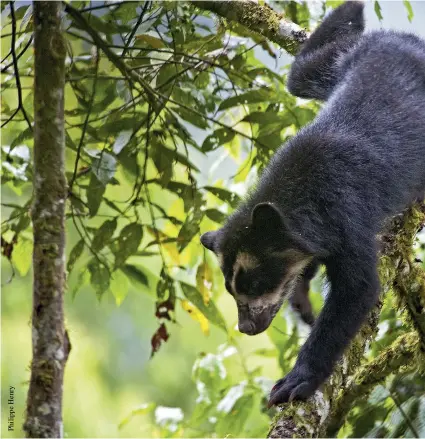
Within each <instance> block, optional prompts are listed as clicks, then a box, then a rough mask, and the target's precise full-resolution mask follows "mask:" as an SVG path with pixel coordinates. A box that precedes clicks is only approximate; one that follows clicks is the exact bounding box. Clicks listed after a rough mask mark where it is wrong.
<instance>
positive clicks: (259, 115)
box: [241, 111, 283, 124]
mask: <svg viewBox="0 0 425 439" xmlns="http://www.w3.org/2000/svg"><path fill="white" fill-rule="evenodd" d="M282 119H283V117H282V115H281V114H277V113H274V112H272V111H254V112H252V113H250V114H248V115H246V116H245V117H244V118H243V119H242V120H241V122H250V123H260V124H268V123H274V122H276V123H279V122H282Z"/></svg>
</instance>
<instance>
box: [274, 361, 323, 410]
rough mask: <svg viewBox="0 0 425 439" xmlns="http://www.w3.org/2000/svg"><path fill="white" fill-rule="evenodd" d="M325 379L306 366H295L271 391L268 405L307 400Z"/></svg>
mask: <svg viewBox="0 0 425 439" xmlns="http://www.w3.org/2000/svg"><path fill="white" fill-rule="evenodd" d="M323 381H324V379H323V377H321V376H320V375H319V374H318V373H316V372H315V371H313V370H312V369H310V368H308V367H305V366H298V367H297V366H295V367H294V368H293V369H292V370H291V372H289V373H288V375H286V377H285V378H282V379H280V380H279V381H278V382H277V383H276V384H275V386H274V387H273V389H272V391H271V393H270V399H269V403H268V407H271V406H273V405H277V404H282V403H284V402H288V401H289V402H290V401H293V400H306V399H307V398H308V397H310V396H311V395H313V393H314V392H315V391H316V390H317V389H318V388H319V386H320V384H322V382H323Z"/></svg>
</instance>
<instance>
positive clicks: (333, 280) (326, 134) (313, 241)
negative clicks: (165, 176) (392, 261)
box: [201, 2, 425, 405]
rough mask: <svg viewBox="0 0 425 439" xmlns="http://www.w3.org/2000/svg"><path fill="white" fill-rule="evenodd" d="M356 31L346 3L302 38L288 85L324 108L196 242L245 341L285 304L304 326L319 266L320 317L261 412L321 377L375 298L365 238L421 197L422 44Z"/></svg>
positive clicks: (373, 250) (371, 238) (356, 7)
mask: <svg viewBox="0 0 425 439" xmlns="http://www.w3.org/2000/svg"><path fill="white" fill-rule="evenodd" d="M363 31H364V19H363V4H362V3H360V2H347V3H344V4H343V5H342V6H340V7H339V8H337V9H335V10H334V11H333V12H332V13H331V14H330V15H329V16H328V17H327V18H326V19H325V20H324V21H323V23H322V24H321V25H320V26H319V27H318V29H317V30H316V31H315V32H314V33H313V34H312V35H311V37H310V38H309V40H307V41H306V43H305V44H304V45H303V47H302V48H301V50H300V52H299V54H298V55H297V56H296V58H295V61H294V63H293V65H292V69H291V72H290V74H289V77H288V88H289V90H290V92H291V93H293V94H295V95H297V96H300V97H304V98H316V99H322V100H326V103H325V104H324V107H323V109H322V110H321V112H320V113H319V115H318V116H317V117H316V119H315V120H314V121H313V122H312V123H311V124H310V125H308V126H306V127H305V128H303V129H302V130H301V131H300V132H299V133H298V134H297V135H296V136H295V137H294V138H293V139H291V140H290V141H289V142H288V143H287V144H285V145H284V146H283V147H282V148H281V149H279V150H278V151H277V152H276V154H275V155H274V157H273V158H272V160H271V162H270V164H269V165H268V167H267V168H266V170H265V171H264V173H263V175H262V176H261V178H260V180H259V182H258V184H257V186H256V188H255V189H253V190H252V191H251V193H250V195H249V196H248V197H247V199H246V200H245V201H244V202H243V204H242V205H241V206H240V207H239V208H238V209H237V210H236V212H234V213H233V214H232V215H231V216H230V217H229V219H228V221H227V222H226V224H225V225H224V226H223V227H222V228H221V229H220V230H217V231H214V232H207V233H205V234H204V235H202V237H201V242H202V244H203V245H204V246H205V247H206V248H208V249H210V250H212V251H213V252H215V253H216V254H217V257H218V258H219V261H220V265H221V268H222V271H223V275H224V278H225V282H226V288H227V290H228V291H229V293H230V294H231V295H232V296H233V297H234V298H235V301H236V303H237V307H238V314H239V330H240V331H241V332H244V333H246V334H250V335H254V334H258V333H260V332H262V331H264V330H265V329H266V328H267V327H268V326H269V325H270V323H271V321H272V319H273V317H274V316H275V315H276V313H277V311H278V310H279V308H280V307H281V305H282V301H283V299H284V298H285V296H289V297H292V303H293V304H294V306H296V307H298V308H299V311H300V312H301V314H302V317H303V318H304V320H306V321H308V322H310V323H312V319H313V317H312V314H311V309H310V308H309V302H308V297H306V294H307V291H308V284H309V281H310V279H311V278H312V277H313V276H314V273H315V272H316V269H317V267H318V266H319V265H321V264H323V265H325V267H326V271H327V277H328V280H329V282H330V292H329V294H328V295H327V298H326V301H325V305H324V307H323V310H322V311H321V313H320V315H319V316H318V318H317V320H316V321H315V322H314V323H313V327H312V331H311V334H310V336H309V338H308V340H307V341H306V343H305V344H304V346H303V347H302V349H301V351H300V353H299V355H298V359H297V361H296V364H295V366H294V368H293V369H292V371H291V372H290V373H289V374H288V375H287V376H286V377H285V378H283V379H281V380H279V381H278V382H277V384H276V385H275V387H274V388H273V390H272V393H271V396H270V401H269V404H270V405H273V404H278V403H283V402H286V401H291V400H293V399H305V398H307V397H309V396H310V395H312V394H313V393H314V392H315V390H316V389H317V388H318V387H319V386H320V385H321V384H322V383H323V382H324V381H325V380H326V379H327V378H328V377H329V376H330V374H331V373H332V369H333V366H334V365H335V362H336V361H337V360H338V359H340V357H341V355H342V354H343V352H344V349H345V348H346V347H347V346H348V345H349V343H350V341H351V340H352V339H353V337H354V336H355V335H356V333H357V332H358V330H359V329H360V326H361V325H362V323H363V322H364V320H365V318H366V317H367V314H368V312H369V311H370V310H371V308H372V307H373V306H374V305H375V304H376V303H377V300H378V295H379V289H380V286H379V280H378V275H377V244H376V235H377V234H378V233H379V232H380V231H381V229H382V226H383V224H384V222H385V220H386V219H387V218H389V217H391V216H393V215H395V214H397V213H399V212H401V211H402V210H403V209H404V208H405V207H406V206H408V205H409V204H410V203H412V202H413V201H415V200H418V199H423V197H424V194H425V42H424V41H422V40H421V39H419V38H418V37H416V36H415V35H411V34H407V33H400V32H392V31H383V30H381V31H377V32H371V33H365V34H363ZM294 292H295V294H294ZM291 295H292V296H291ZM290 300H291V299H290Z"/></svg>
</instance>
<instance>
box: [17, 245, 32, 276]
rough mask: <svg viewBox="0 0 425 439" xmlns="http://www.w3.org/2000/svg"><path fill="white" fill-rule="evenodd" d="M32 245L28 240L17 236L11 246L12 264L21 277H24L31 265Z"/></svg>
mask: <svg viewBox="0 0 425 439" xmlns="http://www.w3.org/2000/svg"><path fill="white" fill-rule="evenodd" d="M32 250H33V243H32V241H30V240H29V239H25V238H23V237H22V236H19V239H18V242H17V243H16V244H15V245H14V246H13V252H12V263H13V265H14V267H15V268H16V269H17V270H18V272H19V274H20V275H21V276H25V275H26V274H27V273H28V270H29V269H30V267H31V264H32Z"/></svg>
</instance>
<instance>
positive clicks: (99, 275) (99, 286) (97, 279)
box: [88, 259, 109, 300]
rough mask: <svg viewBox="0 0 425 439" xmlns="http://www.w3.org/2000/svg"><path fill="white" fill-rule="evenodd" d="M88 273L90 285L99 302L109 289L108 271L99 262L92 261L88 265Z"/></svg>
mask: <svg viewBox="0 0 425 439" xmlns="http://www.w3.org/2000/svg"><path fill="white" fill-rule="evenodd" d="M88 269H89V273H90V283H91V285H92V287H93V288H94V290H95V291H96V296H97V298H98V299H99V300H100V299H101V298H102V296H103V295H104V294H105V292H106V291H108V288H109V271H108V269H107V268H106V267H105V266H104V265H100V263H99V261H97V260H94V259H93V260H92V261H91V262H90V263H89V265H88Z"/></svg>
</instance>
